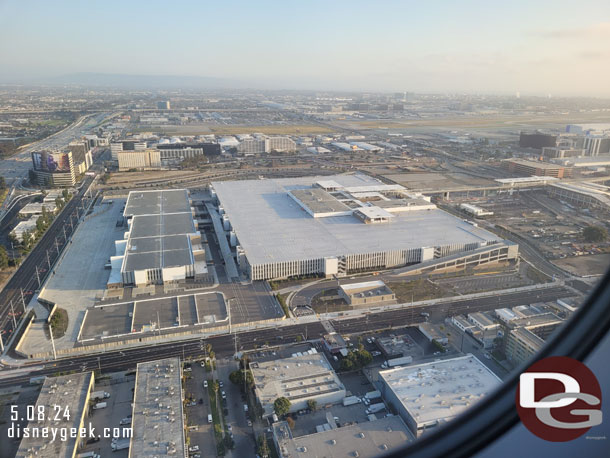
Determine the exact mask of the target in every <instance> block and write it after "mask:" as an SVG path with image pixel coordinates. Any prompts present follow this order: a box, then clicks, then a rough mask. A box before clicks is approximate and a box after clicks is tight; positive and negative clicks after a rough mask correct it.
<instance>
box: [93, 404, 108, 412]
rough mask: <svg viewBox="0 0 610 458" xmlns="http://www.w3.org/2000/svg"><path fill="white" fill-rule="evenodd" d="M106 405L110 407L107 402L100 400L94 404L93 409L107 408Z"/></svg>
mask: <svg viewBox="0 0 610 458" xmlns="http://www.w3.org/2000/svg"><path fill="white" fill-rule="evenodd" d="M106 407H108V403H107V402H98V403H97V404H95V405H94V406H93V410H99V409H105V408H106Z"/></svg>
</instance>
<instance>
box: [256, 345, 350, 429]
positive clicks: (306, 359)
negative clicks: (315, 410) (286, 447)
mask: <svg viewBox="0 0 610 458" xmlns="http://www.w3.org/2000/svg"><path fill="white" fill-rule="evenodd" d="M250 369H251V371H252V376H253V378H254V386H255V392H256V397H257V399H258V401H259V402H260V404H261V406H262V407H263V416H265V417H268V416H271V415H273V413H274V408H273V403H274V402H275V400H276V399H278V398H281V397H284V398H287V399H288V400H289V401H290V403H291V405H290V412H296V411H298V410H301V409H305V408H307V401H308V400H310V399H313V400H315V401H316V402H317V403H318V405H326V404H336V403H339V402H341V401H342V400H343V398H344V397H345V387H344V386H343V383H341V381H340V380H339V378H338V377H337V374H335V371H334V370H333V369H332V367H331V365H330V363H329V362H328V360H327V359H326V357H325V356H324V354H322V353H312V354H310V353H305V354H303V355H301V356H291V357H289V358H283V359H277V360H273V361H265V362H254V363H251V364H250Z"/></svg>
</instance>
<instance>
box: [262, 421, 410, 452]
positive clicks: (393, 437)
mask: <svg viewBox="0 0 610 458" xmlns="http://www.w3.org/2000/svg"><path fill="white" fill-rule="evenodd" d="M287 428H288V425H287V423H286V422H280V423H274V424H273V430H274V435H275V437H276V438H277V439H278V443H279V444H280V447H281V448H282V450H281V452H280V456H282V457H289V456H292V457H297V456H308V457H314V456H315V457H326V458H339V457H341V458H343V457H349V456H360V457H372V456H379V455H383V454H385V453H388V452H390V451H392V450H393V449H397V448H398V447H401V446H404V445H406V444H407V443H408V442H410V441H412V440H413V436H412V435H411V433H410V432H409V431H408V429H407V426H406V425H405V424H404V423H403V421H402V420H401V418H400V417H399V416H393V417H387V418H381V419H379V420H374V421H365V422H361V423H358V424H355V425H351V426H344V427H341V428H336V429H331V430H329V431H323V432H319V433H315V434H308V435H307V436H300V437H294V438H293V437H292V434H291V433H289V432H288V429H287ZM303 450H307V452H304V451H303Z"/></svg>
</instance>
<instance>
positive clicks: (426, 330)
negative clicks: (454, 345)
mask: <svg viewBox="0 0 610 458" xmlns="http://www.w3.org/2000/svg"><path fill="white" fill-rule="evenodd" d="M417 328H418V329H419V331H420V332H421V333H422V334H423V335H424V336H425V337H426V338H427V339H428V340H429V341H430V342H438V343H439V344H441V345H447V344H448V343H449V339H448V338H447V336H446V335H445V334H443V333H442V332H441V330H440V329H439V327H438V326H436V325H435V324H432V323H420V324H418V325H417Z"/></svg>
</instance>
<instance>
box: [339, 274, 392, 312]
mask: <svg viewBox="0 0 610 458" xmlns="http://www.w3.org/2000/svg"><path fill="white" fill-rule="evenodd" d="M339 296H341V297H342V298H343V299H344V300H345V302H347V303H348V304H349V305H351V306H358V305H369V304H389V303H394V302H395V301H396V295H395V294H394V293H393V292H392V290H391V289H390V288H388V287H387V286H386V284H385V283H384V282H383V281H381V280H377V281H366V282H360V283H351V284H348V285H341V286H340V287H339Z"/></svg>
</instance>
